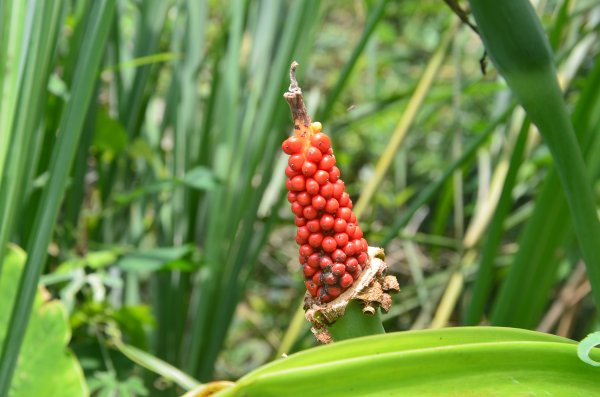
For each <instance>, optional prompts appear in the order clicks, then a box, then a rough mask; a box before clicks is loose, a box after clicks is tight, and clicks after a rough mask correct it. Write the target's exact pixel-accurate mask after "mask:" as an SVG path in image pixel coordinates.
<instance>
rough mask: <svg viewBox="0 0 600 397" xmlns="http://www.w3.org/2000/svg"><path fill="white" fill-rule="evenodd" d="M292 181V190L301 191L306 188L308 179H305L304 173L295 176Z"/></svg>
mask: <svg viewBox="0 0 600 397" xmlns="http://www.w3.org/2000/svg"><path fill="white" fill-rule="evenodd" d="M291 181H292V188H291V189H290V190H294V191H296V192H301V191H302V190H304V187H305V185H306V179H304V177H303V176H302V175H298V176H295V177H293V178H292V179H291Z"/></svg>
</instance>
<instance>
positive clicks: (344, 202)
mask: <svg viewBox="0 0 600 397" xmlns="http://www.w3.org/2000/svg"><path fill="white" fill-rule="evenodd" d="M349 202H350V196H349V195H348V193H346V192H344V193H342V196H341V197H340V207H347V206H348V203H349Z"/></svg>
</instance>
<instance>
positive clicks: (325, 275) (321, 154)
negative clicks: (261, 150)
mask: <svg viewBox="0 0 600 397" xmlns="http://www.w3.org/2000/svg"><path fill="white" fill-rule="evenodd" d="M311 132H312V136H292V137H290V138H288V139H286V140H285V141H284V142H283V144H282V145H281V146H282V149H283V151H284V152H285V153H287V154H289V155H290V157H289V160H288V167H287V168H286V169H285V174H286V175H287V176H288V179H287V181H286V187H287V189H288V195H287V198H288V201H289V202H290V204H291V206H292V212H293V213H294V214H295V215H296V220H295V223H296V226H298V231H297V233H296V242H297V243H298V244H299V245H300V249H299V251H300V252H299V254H300V255H299V259H300V263H301V264H302V271H303V273H304V277H305V279H306V281H305V283H304V284H305V285H306V289H307V290H308V292H309V293H310V294H311V295H312V296H313V297H315V298H318V299H319V300H320V301H321V302H329V301H331V300H332V299H335V298H336V297H337V296H339V295H340V294H341V293H342V292H343V291H344V290H346V289H348V287H350V286H351V285H352V284H353V283H354V281H355V280H356V279H357V277H358V275H359V274H360V272H361V271H362V268H363V266H364V265H365V263H366V261H367V258H368V257H367V249H368V244H367V241H366V240H365V239H364V238H363V232H362V230H361V228H360V227H359V226H358V224H357V223H356V215H354V213H353V212H352V200H350V196H349V195H348V193H346V192H345V187H344V182H343V181H342V180H341V179H340V170H339V168H338V167H336V166H335V157H334V155H333V151H332V149H331V141H330V139H329V137H328V136H327V135H326V134H324V133H322V132H321V123H318V122H317V123H312V124H311Z"/></svg>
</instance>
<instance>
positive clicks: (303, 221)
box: [294, 216, 306, 227]
mask: <svg viewBox="0 0 600 397" xmlns="http://www.w3.org/2000/svg"><path fill="white" fill-rule="evenodd" d="M294 223H295V224H296V226H298V227H300V226H304V225H306V219H304V218H302V217H301V216H297V217H296V218H294Z"/></svg>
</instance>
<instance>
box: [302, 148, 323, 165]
mask: <svg viewBox="0 0 600 397" xmlns="http://www.w3.org/2000/svg"><path fill="white" fill-rule="evenodd" d="M306 158H307V159H308V160H309V161H312V162H313V163H317V164H319V161H321V159H322V158H323V153H321V151H320V150H319V149H318V148H316V147H309V148H308V150H307V151H306Z"/></svg>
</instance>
